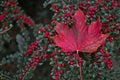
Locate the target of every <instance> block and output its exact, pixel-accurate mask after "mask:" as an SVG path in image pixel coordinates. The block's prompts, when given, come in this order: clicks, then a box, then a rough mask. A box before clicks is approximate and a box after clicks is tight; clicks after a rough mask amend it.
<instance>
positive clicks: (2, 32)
mask: <svg viewBox="0 0 120 80" xmlns="http://www.w3.org/2000/svg"><path fill="white" fill-rule="evenodd" d="M11 28H12V27H10V28H8V29H6V30H4V31H1V32H0V34H4V33H6V32H7V31H9V30H10V29H11Z"/></svg>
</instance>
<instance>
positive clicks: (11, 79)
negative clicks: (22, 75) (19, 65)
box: [2, 74, 14, 80]
mask: <svg viewBox="0 0 120 80" xmlns="http://www.w3.org/2000/svg"><path fill="white" fill-rule="evenodd" d="M2 76H3V77H6V78H8V79H10V80H14V79H13V78H11V77H10V76H7V75H5V74H3V75H2Z"/></svg>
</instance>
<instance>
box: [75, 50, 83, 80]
mask: <svg viewBox="0 0 120 80" xmlns="http://www.w3.org/2000/svg"><path fill="white" fill-rule="evenodd" d="M76 52H77V55H78V56H79V54H78V53H79V51H78V50H77V51H76ZM79 67H80V80H82V65H81V64H80V66H79Z"/></svg>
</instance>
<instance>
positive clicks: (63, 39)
mask: <svg viewBox="0 0 120 80" xmlns="http://www.w3.org/2000/svg"><path fill="white" fill-rule="evenodd" d="M73 19H74V24H73V27H72V28H70V27H69V26H68V25H67V24H63V23H59V22H56V32H57V33H58V35H55V36H53V41H54V42H55V43H56V45H57V46H59V47H60V48H61V51H63V52H71V51H80V52H88V53H93V52H96V51H97V49H98V47H100V46H101V45H102V44H104V42H105V40H106V38H107V37H108V36H109V35H108V34H102V33H101V27H102V24H101V23H100V18H99V19H98V20H97V21H94V22H92V23H91V24H90V25H89V26H87V25H86V17H85V15H84V14H83V12H82V11H81V10H80V9H79V10H78V11H77V12H76V13H75V14H74V16H73Z"/></svg>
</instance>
